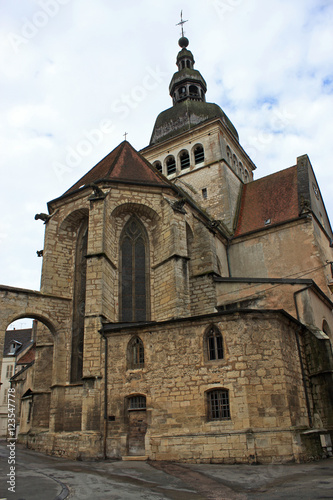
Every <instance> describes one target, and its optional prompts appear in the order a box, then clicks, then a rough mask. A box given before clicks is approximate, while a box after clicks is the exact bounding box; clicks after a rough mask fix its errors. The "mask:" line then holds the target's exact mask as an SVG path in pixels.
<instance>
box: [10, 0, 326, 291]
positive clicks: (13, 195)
mask: <svg viewBox="0 0 333 500" xmlns="http://www.w3.org/2000/svg"><path fill="white" fill-rule="evenodd" d="M181 10H182V11H183V18H184V20H188V22H187V23H186V24H185V25H184V29H185V35H186V36H187V37H188V38H189V41H190V44H189V47H188V48H189V49H190V50H191V51H192V53H193V55H194V58H195V61H196V64H195V68H196V69H197V70H199V71H200V72H201V74H202V75H203V77H204V78H205V80H206V82H207V87H208V91H207V94H206V97H207V101H209V102H215V103H217V104H219V105H220V106H221V107H222V109H223V110H224V112H225V113H226V114H227V115H228V117H229V118H230V119H231V121H232V122H233V124H234V125H235V126H236V128H237V130H238V133H239V136H240V142H241V144H242V146H243V147H244V149H245V150H246V151H247V152H248V154H249V155H250V157H251V158H252V160H253V161H254V163H255V164H256V166H257V170H256V171H255V178H256V179H258V178H260V177H263V176H265V175H268V174H270V173H273V172H276V171H279V170H282V169H284V168H288V167H290V166H292V165H294V164H295V163H296V158H297V157H298V156H301V155H303V154H305V153H307V154H308V155H309V157H310V160H311V163H312V165H313V168H314V171H315V174H316V177H317V180H318V183H319V187H320V189H321V193H322V196H323V198H324V202H325V204H326V208H327V212H328V215H329V216H330V217H331V218H333V197H332V191H333V169H332V165H331V162H332V158H333V140H332V125H333V66H332V49H333V0H292V1H291V0H269V1H267V0H196V1H193V0H182V2H178V1H176V0H168V2H165V1H161V0H154V1H153V0H126V1H123V2H119V1H114V0H94V1H93V2H92V1H91V0H24V1H22V0H10V2H8V0H0V19H1V22H0V71H1V78H0V111H1V120H0V151H1V155H0V171H1V179H2V182H1V183H2V193H1V197H0V209H1V215H2V216H1V218H0V283H1V284H4V285H9V286H15V287H21V288H28V289H34V290H39V287H40V273H41V264H42V258H38V257H37V254H36V252H37V250H41V249H42V248H43V238H44V225H43V222H42V221H40V220H37V221H35V220H34V216H35V214H36V213H40V212H47V202H48V201H50V200H53V199H55V198H57V197H59V196H61V195H62V194H63V193H64V192H65V191H66V190H67V189H68V188H69V187H70V186H72V185H73V184H74V183H75V182H76V181H77V180H78V179H80V178H81V177H82V176H83V175H84V174H85V173H86V172H87V171H88V170H90V169H91V168H92V167H93V166H94V165H95V164H96V163H97V162H98V161H99V160H101V159H102V158H103V157H104V156H105V155H107V154H108V153H109V152H110V151H112V150H113V149H114V148H115V147H116V146H117V145H118V144H119V143H120V142H122V141H123V140H124V134H125V132H126V133H127V134H128V135H127V140H128V141H129V142H130V143H131V144H132V146H134V148H135V149H137V150H140V149H142V148H144V147H145V146H147V145H148V144H149V140H150V136H151V133H152V129H153V126H154V122H155V119H156V117H157V115H158V114H159V113H160V112H161V111H163V110H164V109H166V108H169V107H170V106H171V105H172V101H171V98H170V96H169V93H168V87H169V83H170V80H171V77H172V75H173V73H174V72H175V71H176V70H177V67H176V64H175V62H176V56H177V53H178V51H179V50H180V49H179V46H178V39H179V37H180V27H179V26H176V24H177V23H178V22H179V21H180V11H181Z"/></svg>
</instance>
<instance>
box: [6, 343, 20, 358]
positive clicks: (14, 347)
mask: <svg viewBox="0 0 333 500" xmlns="http://www.w3.org/2000/svg"><path fill="white" fill-rule="evenodd" d="M21 345H22V343H21V342H18V341H17V340H13V342H12V343H11V344H10V348H9V352H8V356H15V354H16V352H17V351H18V350H19V348H20V347H21Z"/></svg>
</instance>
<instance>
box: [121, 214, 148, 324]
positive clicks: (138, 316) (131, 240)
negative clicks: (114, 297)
mask: <svg viewBox="0 0 333 500" xmlns="http://www.w3.org/2000/svg"><path fill="white" fill-rule="evenodd" d="M147 259H148V241H147V236H146V234H145V230H144V227H143V226H142V224H141V222H140V221H139V220H137V219H136V217H131V218H130V220H129V221H128V222H127V224H126V225H125V227H124V229H123V232H122V235H121V238H120V262H121V264H120V269H121V275H120V297H121V300H120V305H121V313H120V317H121V321H124V322H128V321H129V322H132V321H145V320H146V319H147V316H148V293H147V289H148V281H149V274H148V265H147Z"/></svg>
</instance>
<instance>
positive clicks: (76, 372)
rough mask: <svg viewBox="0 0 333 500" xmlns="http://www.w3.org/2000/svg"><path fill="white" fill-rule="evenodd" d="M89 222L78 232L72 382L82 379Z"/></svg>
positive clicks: (85, 222)
mask: <svg viewBox="0 0 333 500" xmlns="http://www.w3.org/2000/svg"><path fill="white" fill-rule="evenodd" d="M87 246H88V220H87V219H86V220H84V221H83V222H82V223H81V226H80V228H79V231H78V236H77V243H76V256H75V270H74V300H73V328H72V363H71V382H79V381H80V380H81V379H82V368H83V338H84V316H85V303H86V274H87V259H86V255H87Z"/></svg>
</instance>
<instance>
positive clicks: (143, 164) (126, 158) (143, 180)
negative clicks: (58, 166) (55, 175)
mask: <svg viewBox="0 0 333 500" xmlns="http://www.w3.org/2000/svg"><path fill="white" fill-rule="evenodd" d="M99 181H116V182H124V183H127V184H128V183H130V184H144V185H149V186H167V187H170V186H171V183H170V182H169V181H168V180H167V179H166V178H165V177H164V176H163V175H162V174H160V173H159V172H158V170H157V169H155V168H154V167H153V166H152V165H151V164H150V163H149V162H148V161H147V160H146V159H145V158H144V157H143V156H142V155H141V154H140V153H138V152H137V151H136V150H135V149H134V148H133V146H131V144H130V143H129V142H128V141H123V142H121V143H120V144H119V146H117V147H116V148H115V149H114V150H113V151H111V153H109V154H108V155H107V156H106V157H105V158H103V160H101V161H100V162H99V163H97V165H95V166H94V167H93V168H92V169H91V170H90V171H89V172H87V173H86V174H85V175H84V176H83V177H81V179H80V180H79V181H77V182H76V183H75V184H74V185H73V186H72V187H71V188H70V189H68V191H66V192H65V193H64V194H65V195H67V194H69V193H72V192H74V191H76V190H77V189H79V188H81V187H83V186H87V185H89V184H91V183H97V182H99Z"/></svg>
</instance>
